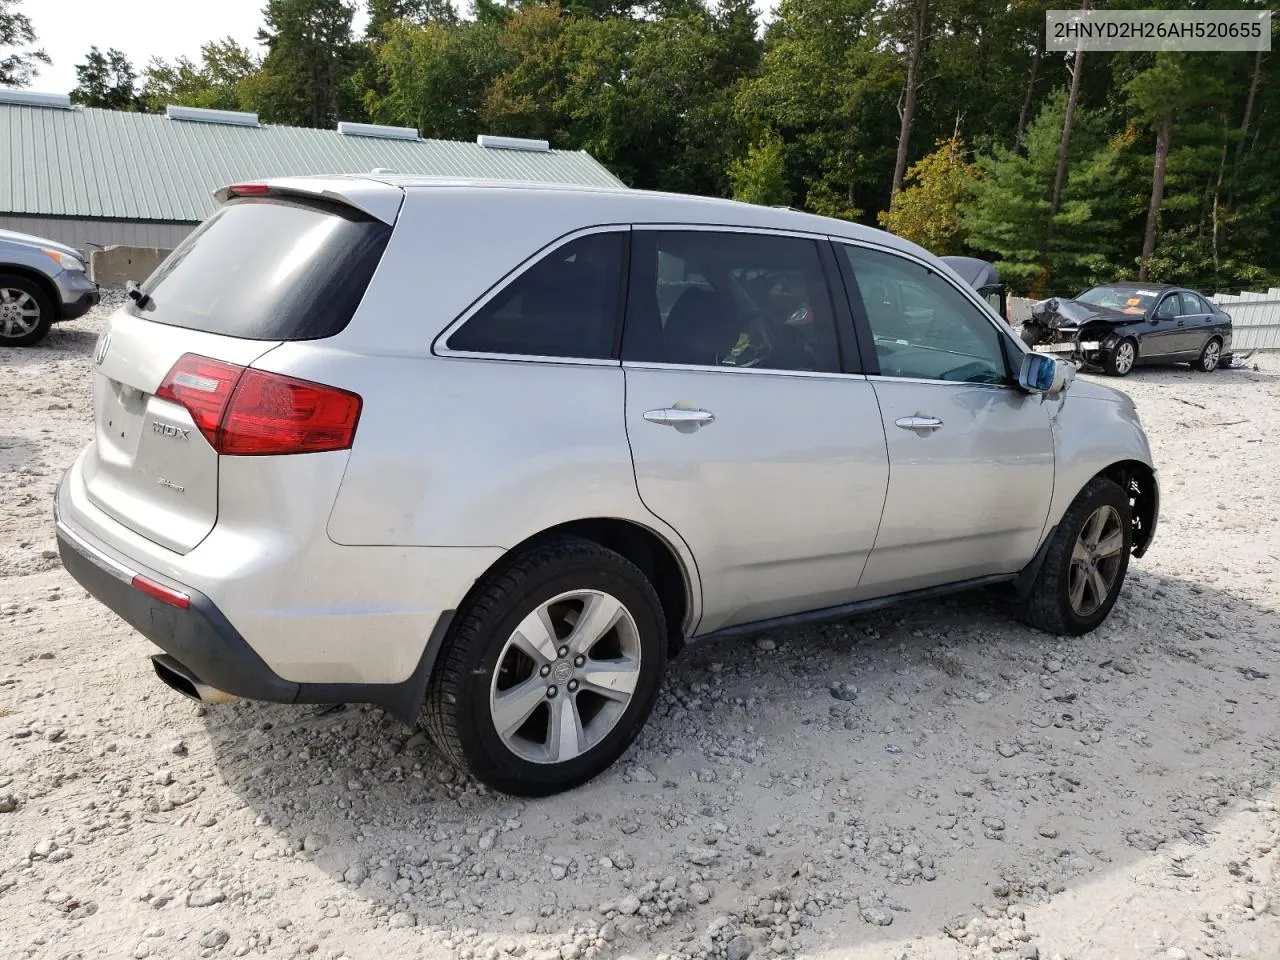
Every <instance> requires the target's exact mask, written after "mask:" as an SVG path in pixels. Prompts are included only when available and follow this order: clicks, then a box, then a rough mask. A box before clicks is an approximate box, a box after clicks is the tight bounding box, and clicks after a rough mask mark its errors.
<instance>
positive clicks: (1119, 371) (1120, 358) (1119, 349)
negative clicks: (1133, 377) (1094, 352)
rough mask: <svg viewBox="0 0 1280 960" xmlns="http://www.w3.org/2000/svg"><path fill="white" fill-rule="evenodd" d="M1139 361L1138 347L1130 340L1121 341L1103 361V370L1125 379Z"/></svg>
mask: <svg viewBox="0 0 1280 960" xmlns="http://www.w3.org/2000/svg"><path fill="white" fill-rule="evenodd" d="M1137 361H1138V345H1137V344H1136V343H1135V342H1134V341H1132V340H1129V339H1125V340H1121V341H1120V342H1119V343H1117V344H1116V345H1115V347H1114V348H1112V350H1111V352H1110V353H1109V354H1107V356H1106V358H1105V359H1104V360H1103V363H1102V368H1103V369H1104V370H1106V371H1107V373H1108V374H1110V375H1111V376H1113V377H1123V376H1125V375H1126V374H1128V372H1129V371H1130V370H1132V369H1133V365H1134V364H1135V363H1137Z"/></svg>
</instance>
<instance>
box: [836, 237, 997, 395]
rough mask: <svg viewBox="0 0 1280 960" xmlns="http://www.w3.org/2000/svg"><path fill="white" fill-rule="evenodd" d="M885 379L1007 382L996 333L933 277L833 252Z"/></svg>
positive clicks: (880, 259) (918, 268)
mask: <svg viewBox="0 0 1280 960" xmlns="http://www.w3.org/2000/svg"><path fill="white" fill-rule="evenodd" d="M841 250H842V251H843V253H842V256H844V257H845V258H846V260H847V262H848V266H849V269H850V272H851V274H852V280H853V283H852V289H851V290H850V294H851V295H852V297H853V298H854V300H855V304H854V306H855V309H856V308H857V306H859V305H861V307H862V309H863V310H864V311H865V313H866V318H867V322H868V324H869V325H870V327H871V334H872V337H873V339H874V342H875V350H876V357H877V358H878V360H879V362H880V373H881V375H883V376H886V377H912V378H916V379H923V380H951V381H956V382H960V383H1008V382H1009V373H1008V368H1007V367H1006V364H1005V351H1004V344H1003V343H1002V341H1001V335H1000V332H999V331H998V330H997V329H996V327H995V325H994V324H993V323H992V322H991V320H990V319H989V318H988V317H987V316H986V314H984V313H983V312H982V310H981V309H980V308H979V307H978V306H977V305H976V304H974V303H973V302H972V301H970V300H969V299H968V298H967V297H965V296H964V295H963V294H961V293H960V292H959V291H958V290H956V289H955V287H953V286H951V284H950V283H948V282H947V281H946V280H944V279H942V277H940V276H939V275H938V274H936V273H934V272H933V271H932V270H929V269H928V268H927V267H924V266H922V265H921V264H918V263H916V262H914V261H912V260H907V259H905V258H903V257H898V256H894V255H892V254H888V253H882V252H880V251H878V250H870V249H867V248H865V247H854V246H846V245H841Z"/></svg>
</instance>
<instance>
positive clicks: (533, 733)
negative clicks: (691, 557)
mask: <svg viewBox="0 0 1280 960" xmlns="http://www.w3.org/2000/svg"><path fill="white" fill-rule="evenodd" d="M666 650H667V632H666V620H665V617H664V615H663V610H662V604H661V602H660V601H659V599H658V595H657V593H656V592H655V591H654V588H653V585H652V584H651V583H650V582H649V580H648V579H647V578H646V577H645V575H644V574H643V573H642V572H641V571H640V569H639V568H638V567H636V566H635V564H633V563H631V562H630V561H629V560H627V559H626V558H624V557H622V556H620V555H619V554H617V553H614V552H613V551H612V550H608V549H606V548H604V547H602V546H600V545H599V544H596V543H592V542H590V541H587V540H578V539H565V540H556V541H549V542H546V543H543V544H541V545H538V546H535V547H532V548H530V549H528V550H525V551H522V552H521V553H519V554H517V555H516V556H515V557H513V558H512V559H511V560H509V561H507V562H506V563H505V564H503V565H502V567H500V568H499V569H497V570H495V571H494V572H493V573H491V574H490V575H488V576H487V577H486V578H485V580H484V581H482V582H481V583H480V584H479V585H478V586H477V588H476V590H475V591H474V595H473V597H472V598H471V599H470V600H469V602H468V604H467V605H466V607H465V608H464V609H462V610H460V611H459V619H458V620H457V622H455V624H454V626H453V628H452V629H451V630H450V632H449V635H448V636H447V638H446V640H445V645H444V647H443V648H442V650H441V651H440V658H439V660H438V661H437V666H436V669H435V670H434V671H433V674H432V678H431V683H430V686H429V688H428V691H427V704H426V725H427V730H428V732H429V733H430V734H431V736H432V738H433V739H434V740H435V741H436V743H437V745H438V746H439V747H440V748H441V750H443V751H444V753H445V754H446V755H447V756H448V757H449V759H450V760H452V761H453V762H454V763H455V764H457V765H458V766H460V767H463V768H464V769H466V770H468V771H469V772H470V773H471V774H472V775H473V776H474V777H475V778H476V779H478V780H480V781H481V782H483V783H485V784H487V785H488V786H490V787H492V788H494V789H495V790H500V791H502V792H503V793H509V794H516V795H520V796H546V795H548V794H553V793H558V792H560V791H562V790H568V789H570V788H572V787H575V786H578V785H579V784H581V783H585V782H586V781H587V780H590V779H591V778H593V777H595V776H596V775H598V774H599V773H601V772H603V771H604V770H606V769H607V768H608V767H609V766H611V765H612V764H613V762H614V761H615V760H617V759H618V757H620V756H621V755H622V753H623V752H624V751H625V750H626V749H627V747H628V746H630V744H631V742H632V740H634V739H635V737H636V734H638V733H639V732H640V728H641V727H643V726H644V723H645V721H646V720H647V719H648V717H649V714H650V712H651V711H652V710H653V704H654V701H655V700H656V699H657V695H658V688H659V685H660V684H661V681H662V675H663V671H664V669H665V667H666Z"/></svg>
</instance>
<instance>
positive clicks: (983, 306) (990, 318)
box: [827, 236, 1033, 393]
mask: <svg viewBox="0 0 1280 960" xmlns="http://www.w3.org/2000/svg"><path fill="white" fill-rule="evenodd" d="M827 239H828V240H830V241H831V243H832V244H833V245H837V246H838V245H839V244H842V243H843V244H847V245H848V246H853V247H863V248H864V249H867V250H871V251H873V252H876V253H883V254H886V255H888V256H892V257H899V258H901V259H903V260H908V261H910V262H912V263H914V264H916V265H917V266H920V267H924V268H925V269H926V270H929V271H931V272H932V273H934V274H936V275H937V276H938V277H939V278H940V279H941V280H942V281H943V282H945V283H946V284H947V285H948V286H950V287H951V288H952V289H953V290H955V291H957V292H958V293H959V294H960V296H961V297H962V298H964V299H966V300H968V301H969V302H970V303H972V304H973V305H974V306H976V307H977V308H978V313H979V314H981V315H982V317H983V319H984V320H986V321H987V323H989V324H990V325H991V328H992V329H993V330H995V332H996V336H998V337H1001V338H1002V339H1007V340H1009V341H1011V342H1012V343H1013V344H1014V345H1015V346H1016V347H1017V348H1018V349H1019V351H1020V352H1021V353H1022V354H1024V355H1025V354H1029V353H1032V352H1033V351H1032V350H1031V348H1030V347H1028V346H1027V345H1026V344H1025V343H1023V342H1022V340H1021V339H1020V338H1018V337H1016V336H1012V335H1011V334H1012V330H1013V328H1012V327H1010V326H1009V324H1008V322H1007V321H1006V320H1005V319H1004V318H1003V317H1001V316H1000V315H999V314H998V313H996V312H995V310H994V309H992V307H991V304H989V303H987V301H986V300H984V299H983V298H982V297H980V296H979V295H978V291H977V290H974V289H972V288H969V289H966V288H965V287H964V286H961V285H960V284H957V283H956V282H955V281H954V280H952V279H951V278H950V277H949V276H947V275H946V274H945V273H943V272H942V271H941V270H939V269H938V268H937V266H935V265H934V264H931V263H929V262H928V261H927V260H925V259H923V258H922V257H918V256H916V255H915V254H913V253H907V252H906V251H905V250H895V249H894V248H893V247H886V246H884V245H883V244H878V243H869V242H867V241H865V240H850V239H849V238H847V237H839V236H829V237H827ZM872 349H875V344H874V343H873V344H872ZM867 379H868V380H871V381H883V382H884V383H945V384H947V385H949V386H952V387H986V388H988V389H992V390H1014V391H1016V392H1018V393H1024V391H1023V390H1022V389H1021V388H1019V387H1018V385H1017V384H1016V383H969V382H967V381H963V380H932V379H930V378H928V377H891V376H886V375H884V374H878V373H877V374H869V375H868V376H867Z"/></svg>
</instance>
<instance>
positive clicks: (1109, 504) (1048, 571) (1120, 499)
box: [1020, 477, 1133, 636]
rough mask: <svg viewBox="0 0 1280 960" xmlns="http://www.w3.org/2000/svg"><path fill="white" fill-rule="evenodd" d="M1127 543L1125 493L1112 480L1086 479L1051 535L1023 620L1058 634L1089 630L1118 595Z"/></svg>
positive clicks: (1130, 525)
mask: <svg viewBox="0 0 1280 960" xmlns="http://www.w3.org/2000/svg"><path fill="white" fill-rule="evenodd" d="M1132 542H1133V521H1132V519H1131V512H1130V506H1129V498H1128V496H1127V495H1126V494H1125V492H1124V490H1123V489H1121V487H1120V485H1119V484H1117V483H1116V482H1115V481H1113V480H1108V479H1107V478H1105V477H1097V478H1095V479H1093V480H1091V481H1090V482H1089V483H1088V485H1086V486H1085V488H1084V489H1083V490H1081V491H1080V494H1079V496H1077V497H1076V499H1075V501H1074V502H1073V503H1072V504H1071V506H1070V507H1068V508H1067V512H1066V513H1065V514H1064V515H1063V517H1062V521H1061V523H1059V524H1058V528H1057V529H1056V530H1055V531H1054V533H1053V540H1052V541H1051V542H1050V544H1049V550H1048V553H1047V554H1046V555H1045V558H1044V563H1043V564H1042V565H1041V567H1040V571H1039V573H1038V574H1037V575H1036V579H1035V583H1034V584H1033V585H1032V587H1031V592H1030V594H1029V595H1028V597H1027V599H1026V601H1025V602H1024V604H1023V607H1022V610H1021V611H1020V613H1021V616H1022V619H1023V620H1025V621H1026V622H1027V623H1029V624H1031V626H1033V627H1036V628H1038V629H1040V630H1043V631H1044V632H1045V633H1055V634H1059V635H1063V636H1078V635H1080V634H1082V633H1088V632H1089V631H1090V630H1093V629H1094V628H1095V627H1097V626H1098V625H1099V624H1100V623H1102V621H1103V620H1105V619H1106V618H1107V614H1109V613H1110V612H1111V608H1112V606H1113V605H1114V604H1115V602H1116V597H1117V596H1119V594H1120V588H1121V586H1123V584H1124V577H1125V574H1126V573H1127V572H1128V569H1129V549H1130V547H1131V546H1132Z"/></svg>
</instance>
